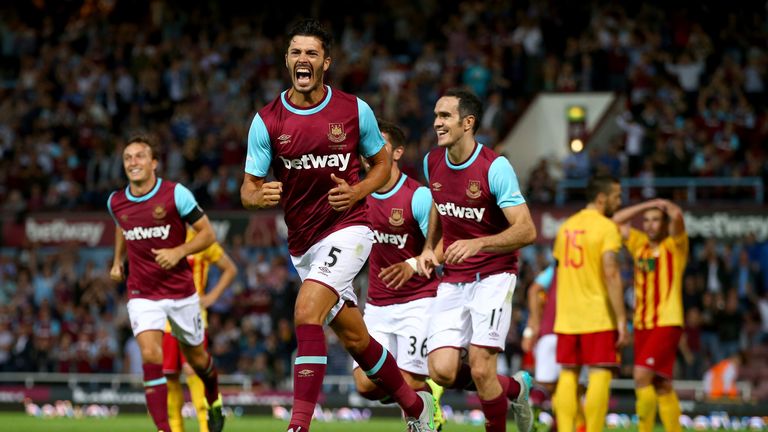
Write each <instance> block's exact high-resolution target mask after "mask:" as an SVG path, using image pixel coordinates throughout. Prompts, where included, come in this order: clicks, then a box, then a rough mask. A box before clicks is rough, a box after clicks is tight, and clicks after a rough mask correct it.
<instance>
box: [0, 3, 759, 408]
mask: <svg viewBox="0 0 768 432" xmlns="http://www.w3.org/2000/svg"><path fill="white" fill-rule="evenodd" d="M300 3H301V2H300ZM347 3H351V2H347ZM570 3H572V2H570ZM454 5H455V7H446V5H444V4H443V3H440V4H438V2H429V1H424V2H417V3H408V2H403V1H399V0H388V1H383V2H379V3H378V4H377V5H375V6H374V5H362V4H358V3H355V10H359V8H361V7H362V8H366V10H364V11H363V12H362V13H360V14H359V15H356V16H351V15H344V14H339V15H338V16H336V17H332V18H331V17H329V18H327V21H328V23H329V24H330V25H331V27H332V28H333V29H334V30H335V32H336V35H337V37H338V44H337V48H336V49H335V51H334V52H333V61H334V68H333V73H332V76H331V82H332V83H333V84H334V85H336V86H339V87H340V88H342V89H344V90H345V91H350V92H353V93H355V94H357V95H359V96H360V97H361V98H363V99H364V100H366V101H367V102H368V103H369V104H370V105H371V106H372V108H373V109H374V112H376V113H377V115H379V116H381V117H383V118H387V119H390V120H393V121H395V122H396V123H398V124H400V125H401V126H402V127H403V128H404V129H405V130H406V131H407V138H408V141H409V142H410V143H411V144H412V145H410V146H408V153H407V154H406V157H405V160H404V161H403V162H401V167H402V168H403V169H404V171H405V172H406V173H408V174H410V175H412V176H414V177H416V178H420V177H421V173H420V172H421V157H422V155H423V154H424V153H425V152H426V150H427V149H428V148H430V147H431V146H432V145H433V141H434V132H433V130H432V119H433V114H432V111H431V107H432V106H433V105H434V101H435V100H436V99H437V97H438V95H440V94H441V92H442V91H443V90H444V89H446V88H449V87H452V86H455V85H466V86H468V87H469V88H471V89H472V90H473V91H474V92H475V93H477V94H478V95H479V96H480V97H481V98H482V99H483V100H484V101H485V102H486V105H485V108H486V114H485V117H484V119H483V122H482V124H481V130H480V132H479V135H480V136H481V141H483V142H486V143H488V144H490V145H496V144H498V143H499V142H500V140H501V139H503V138H504V136H505V135H506V133H507V132H508V131H509V129H510V127H511V126H512V125H513V124H514V121H515V120H516V118H517V117H518V116H519V115H520V114H521V113H522V112H523V111H524V109H525V107H526V106H527V104H528V103H529V102H530V100H531V99H532V97H533V96H534V95H535V94H537V93H539V92H542V91H556V92H576V91H615V92H621V93H623V94H625V95H626V97H627V100H628V106H627V112H626V114H625V115H624V116H622V117H621V118H620V120H619V126H620V127H621V128H622V129H623V130H624V131H625V133H624V134H622V135H619V136H617V137H616V139H615V142H614V143H613V144H612V145H611V146H610V147H609V148H607V149H605V150H593V149H590V150H589V151H586V152H584V153H582V154H578V155H571V156H569V157H568V158H566V159H565V160H562V161H550V160H542V162H541V163H540V164H539V165H537V166H536V167H535V168H534V169H533V170H532V171H531V172H530V173H529V175H527V176H526V175H523V176H522V177H521V178H522V179H523V182H524V183H525V184H527V185H528V191H527V195H526V197H527V199H528V200H529V201H530V202H531V203H533V204H532V205H536V203H550V202H552V200H553V195H554V188H555V184H556V182H557V181H558V180H559V179H560V178H582V177H585V176H587V175H588V174H590V173H593V172H597V171H606V172H609V173H611V174H614V175H617V176H632V177H644V178H648V177H662V176H677V177H685V176H726V177H744V176H757V177H762V178H763V179H764V181H768V164H767V163H766V153H765V148H764V142H765V140H766V138H768V113H767V112H766V109H765V108H766V101H767V99H766V84H767V83H766V79H768V76H766V67H767V66H768V64H767V60H768V57H766V54H768V53H767V52H766V47H765V40H767V39H768V38H767V37H766V36H768V34H766V33H768V18H767V17H766V13H765V10H760V9H759V8H757V9H755V10H750V8H755V7H756V6H755V5H751V4H750V5H746V4H745V5H743V10H742V11H741V12H736V11H733V10H726V11H720V10H717V9H716V8H715V9H712V10H705V9H697V8H693V7H692V8H691V9H689V10H683V9H677V10H671V11H670V10H664V9H662V8H661V7H659V6H658V5H656V6H654V2H645V3H644V4H643V5H636V6H622V5H609V6H601V7H598V8H595V9H590V8H588V7H587V6H585V5H576V4H569V2H562V4H556V2H547V1H530V2H525V3H523V4H517V3H515V4H512V3H510V2H483V1H465V2H459V3H455V4H454ZM17 6H18V7H17ZM176 6H178V5H176ZM197 6H199V7H197V8H188V7H174V2H169V3H168V2H155V1H148V2H146V3H144V2H120V1H114V2H98V1H83V2H45V1H40V2H25V3H24V4H23V5H14V6H13V7H12V8H11V7H5V8H4V9H3V13H2V18H0V40H1V41H2V44H0V60H1V61H0V65H2V66H0V79H2V82H0V84H2V85H1V86H0V153H2V158H1V160H0V208H1V209H2V211H3V213H4V214H5V215H6V216H7V217H14V216H21V215H23V214H26V213H27V212H35V211H44V210H54V209H55V210H62V209H67V210H98V211H104V203H105V201H106V198H107V195H108V194H109V192H110V191H112V190H114V189H115V188H117V187H119V186H120V185H122V184H124V180H123V174H122V159H121V154H120V144H121V143H122V142H123V141H124V140H125V138H126V137H127V136H128V135H129V134H130V133H132V132H135V131H137V130H145V131H150V132H151V133H153V134H154V135H156V136H157V138H158V139H159V141H160V142H162V143H164V146H165V147H164V149H163V150H164V155H163V166H162V170H161V175H162V176H164V177H167V178H171V179H174V180H178V181H180V182H182V183H184V184H186V185H188V186H189V187H190V189H191V190H192V191H193V192H194V194H195V196H196V198H197V200H198V201H199V202H200V204H201V205H202V206H203V207H204V208H206V209H235V208H240V203H239V201H240V200H239V186H240V184H241V182H242V172H243V160H244V154H245V144H246V141H245V137H246V135H247V131H248V127H249V122H250V119H251V117H252V115H253V113H254V112H255V111H256V110H257V109H258V108H260V107H261V106H262V105H263V104H264V103H265V102H266V101H269V100H270V99H272V98H273V97H274V96H275V95H276V94H277V93H278V92H279V91H282V90H283V89H285V88H286V87H287V86H288V82H287V76H286V74H285V73H283V71H282V68H283V67H284V66H283V54H284V50H285V46H286V41H285V40H284V39H283V37H282V36H281V35H282V33H283V30H284V28H283V27H284V25H285V23H287V22H288V21H289V20H290V19H291V18H292V17H290V16H287V15H286V12H285V11H281V10H280V8H279V6H278V5H269V4H260V5H259V6H253V8H254V10H251V11H248V10H246V11H242V10H237V11H235V10H229V9H228V8H231V7H233V6H228V5H219V4H217V2H204V1H201V2H198V4H197ZM238 7H240V6H238ZM257 8H261V9H260V10H256V9H257ZM307 10H309V9H307ZM337 10H344V9H343V7H341V8H339V9H337ZM384 11H386V13H383V12H384ZM723 17H727V18H726V19H725V20H723ZM512 162H513V164H514V160H513V161H512ZM655 194H656V192H655V191H653V190H650V191H646V192H645V197H650V196H653V195H655ZM704 198H705V199H706V198H707V197H706V196H705V197H704ZM225 248H226V249H227V250H228V251H230V253H231V254H232V257H233V259H235V261H236V263H237V264H238V267H239V268H240V269H241V270H242V271H241V273H240V275H239V276H238V279H237V282H236V283H235V286H234V287H233V289H231V290H230V291H229V292H228V294H226V295H225V297H224V298H223V299H222V300H221V301H220V302H219V303H217V304H216V305H214V307H213V308H212V312H213V313H212V314H211V317H210V327H209V332H210V334H211V336H212V338H211V343H212V351H213V353H214V355H215V356H216V358H217V362H218V364H219V365H220V368H221V369H220V370H221V371H222V372H224V373H236V374H242V375H243V376H248V377H251V378H252V379H253V380H254V381H255V382H258V383H260V384H262V385H264V386H267V387H275V386H277V385H279V383H280V382H282V381H283V380H284V379H285V378H287V377H289V376H290V373H291V356H292V354H293V351H294V349H295V346H296V341H295V335H294V334H293V325H292V322H291V321H290V317H292V311H293V302H294V300H295V295H296V290H297V289H298V283H297V280H296V278H295V276H294V275H293V274H292V273H291V271H290V269H289V266H288V264H287V261H286V258H285V257H284V256H280V255H279V254H269V255H261V256H255V255H256V254H254V253H253V251H251V250H249V247H248V246H247V245H241V244H235V245H232V244H227V245H225ZM766 249H768V247H767V246H766V245H765V243H760V242H758V241H756V240H755V238H754V237H752V236H748V237H746V238H744V239H739V240H737V241H735V242H732V243H716V242H714V241H707V242H705V243H703V244H700V245H697V247H695V248H693V249H692V251H693V252H692V254H693V256H692V257H691V259H690V264H689V269H688V271H687V273H686V277H685V293H684V302H685V309H686V318H687V319H686V329H685V344H684V347H683V349H681V351H680V359H679V362H678V364H679V373H678V375H677V376H678V377H680V378H687V379H700V378H701V377H702V375H703V373H704V370H705V369H706V368H707V367H708V366H709V365H711V364H713V363H714V362H716V361H718V360H720V359H722V358H724V357H727V356H729V355H731V354H733V353H734V352H736V351H738V350H740V349H745V350H752V351H755V352H758V351H759V352H762V353H763V354H762V355H765V354H764V352H765V350H766V349H765V346H766V343H768V287H766V286H765V284H764V282H763V281H764V280H765V274H764V272H765V270H763V269H761V267H760V265H759V260H760V256H761V254H766V253H768V252H766ZM3 252H4V253H3V254H2V255H0V370H2V371H24V370H27V371H28V370H38V371H61V372H112V371H132V370H135V369H133V368H135V367H137V366H140V365H139V364H137V363H136V362H137V360H136V358H137V357H136V350H137V347H136V345H135V342H133V341H132V338H130V337H129V336H130V329H129V327H128V325H127V314H126V311H125V308H124V307H123V306H122V305H123V304H124V302H125V298H124V296H125V293H124V288H123V287H121V286H117V285H115V284H113V283H111V282H110V281H109V279H108V275H107V269H108V265H106V267H105V262H103V261H102V262H96V261H89V262H88V263H87V264H82V263H78V262H76V260H75V258H76V257H77V255H78V254H77V250H71V249H62V250H54V251H50V250H39V249H37V248H35V247H33V246H30V247H29V248H26V249H22V250H14V251H9V250H4V251H3ZM548 254H549V249H548V248H546V247H541V246H537V247H536V251H533V253H527V254H525V256H527V257H528V258H529V259H527V260H526V261H525V263H524V265H523V266H522V270H521V275H520V280H521V285H520V286H521V287H526V286H528V285H529V284H530V282H531V281H532V279H533V277H534V276H535V275H536V274H537V272H538V271H539V270H541V269H542V268H543V267H544V266H545V263H546V262H547V260H548V259H549V258H548ZM104 259H105V260H106V259H107V257H105V258H104ZM623 273H624V278H625V282H626V284H625V286H627V287H631V286H632V284H631V278H632V272H631V261H628V260H625V268H624V272H623ZM523 291H524V290H522V289H521V290H518V294H517V295H516V298H517V305H518V306H519V307H518V308H517V311H518V314H517V315H515V316H514V317H513V320H514V321H515V322H514V325H513V328H517V329H518V331H512V332H510V340H509V341H508V342H509V348H510V349H509V350H508V355H509V356H510V357H515V356H519V355H520V350H519V333H520V331H521V330H522V327H523V326H524V323H525V317H524V298H525V297H524V295H523V294H524V292H523ZM630 293H631V290H630V289H628V290H627V294H628V297H627V302H628V303H629V304H631V302H632V298H631V295H630ZM333 349H334V348H333V347H332V348H331V350H333ZM760 350H762V351H760ZM338 351H342V350H338ZM332 357H333V358H334V364H329V369H328V373H329V374H334V373H341V374H346V373H348V372H349V370H348V363H347V362H346V357H343V356H341V355H333V354H332ZM339 358H341V359H342V360H337V359H339ZM628 364H630V365H631V361H629V363H628ZM759 378H760V377H759V376H757V377H754V379H755V381H756V382H757V381H759ZM763 378H766V377H763ZM763 381H764V382H768V380H765V379H763ZM762 388H763V393H764V394H765V396H764V397H768V387H765V385H763V387H762ZM758 394H760V393H758Z"/></svg>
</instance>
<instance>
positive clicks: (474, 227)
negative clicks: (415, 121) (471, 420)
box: [418, 89, 536, 432]
mask: <svg viewBox="0 0 768 432" xmlns="http://www.w3.org/2000/svg"><path fill="white" fill-rule="evenodd" d="M481 117H482V105H481V103H480V100H479V99H478V98H477V96H475V95H474V94H472V93H470V92H468V91H465V90H461V89H451V90H448V91H447V92H446V93H445V94H444V95H443V96H442V97H441V98H440V99H439V100H438V101H437V104H436V105H435V121H434V129H435V132H436V133H437V144H438V148H436V149H434V150H432V151H430V152H429V154H427V156H426V157H425V158H424V174H425V176H426V178H427V181H428V182H429V185H430V189H431V191H432V197H433V199H434V202H435V205H434V206H433V208H432V210H431V212H430V219H429V231H428V234H427V239H426V242H425V244H424V250H423V252H422V254H421V255H420V256H419V259H418V261H419V266H420V268H421V270H422V272H424V274H426V275H429V274H430V273H431V272H432V270H433V268H434V267H435V266H437V265H438V263H439V261H438V259H437V256H436V255H435V247H436V245H437V243H438V241H439V239H441V238H442V239H443V242H444V244H445V254H444V255H445V257H444V258H445V267H444V276H443V279H442V281H441V283H440V285H439V286H438V290H437V297H436V298H435V300H434V305H433V307H432V316H433V317H434V318H433V319H432V320H430V326H429V339H428V340H427V349H428V351H429V355H428V365H429V375H430V377H432V379H434V380H435V382H437V383H438V384H440V385H442V386H445V387H448V388H473V389H474V388H476V390H477V392H478V396H479V397H480V401H481V403H482V407H483V412H484V413H485V418H486V425H485V427H486V430H487V431H503V430H506V414H507V410H508V408H509V407H508V404H509V401H510V400H511V401H512V408H513V412H514V417H515V421H516V423H517V426H518V429H519V430H520V431H521V432H528V431H529V430H530V429H531V426H532V421H533V419H532V412H531V407H530V405H529V404H528V394H529V392H530V387H531V381H532V380H531V377H530V375H528V373H527V372H518V373H516V374H515V375H514V377H513V378H510V377H507V376H503V375H498V374H497V373H496V362H497V357H498V353H499V352H501V351H503V350H504V346H505V342H506V336H507V332H508V331H509V327H510V323H511V317H512V294H513V293H514V290H515V284H516V282H517V274H516V273H517V260H518V252H517V251H518V249H520V248H521V247H523V246H525V245H527V244H530V243H531V242H533V240H534V239H535V238H536V228H535V227H534V225H533V221H532V220H531V215H530V212H529V211H528V206H527V205H526V203H525V200H524V199H523V196H522V194H521V193H520V187H519V186H518V182H517V176H516V175H515V172H514V170H513V169H512V165H510V163H509V161H508V160H507V158H505V157H503V156H499V155H498V154H497V153H495V152H494V151H493V150H491V149H489V148H487V147H485V146H483V145H482V144H480V143H477V142H476V141H475V132H476V130H477V127H478V126H479V124H480V119H481ZM438 317H439V319H438ZM462 350H468V351H469V365H466V364H464V363H463V361H462V355H461V354H462Z"/></svg>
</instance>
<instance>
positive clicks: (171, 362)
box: [163, 332, 208, 375]
mask: <svg viewBox="0 0 768 432" xmlns="http://www.w3.org/2000/svg"><path fill="white" fill-rule="evenodd" d="M203 347H204V348H208V333H204V334H203ZM186 362H187V359H185V358H184V354H182V353H181V347H179V341H178V339H176V337H175V336H173V335H172V334H171V333H168V332H165V333H163V373H164V374H166V375H167V374H177V373H181V366H182V365H183V364H184V363H186Z"/></svg>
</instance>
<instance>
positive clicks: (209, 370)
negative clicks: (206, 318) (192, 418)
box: [168, 294, 224, 432]
mask: <svg viewBox="0 0 768 432" xmlns="http://www.w3.org/2000/svg"><path fill="white" fill-rule="evenodd" d="M168 320H169V321H170V323H171V329H172V332H173V334H174V336H176V338H177V339H178V340H179V347H180V348H181V352H182V354H183V355H184V358H185V359H186V362H187V364H189V366H190V367H191V368H192V370H194V371H195V374H196V375H197V376H198V377H199V378H200V380H201V381H202V382H203V385H204V386H205V400H206V403H207V404H208V422H207V423H208V428H209V429H210V430H211V431H212V432H219V431H221V430H222V429H223V428H224V414H223V406H222V398H221V394H220V393H219V374H218V372H217V370H216V366H215V364H214V361H213V356H212V355H211V354H210V353H209V352H208V350H207V349H206V346H205V343H204V342H205V329H204V326H203V320H202V315H201V310H200V298H199V297H198V295H197V294H194V295H192V296H190V297H187V298H184V299H181V300H175V301H174V302H173V304H172V306H171V307H170V308H169V310H168Z"/></svg>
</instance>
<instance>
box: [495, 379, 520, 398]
mask: <svg viewBox="0 0 768 432" xmlns="http://www.w3.org/2000/svg"><path fill="white" fill-rule="evenodd" d="M497 377H498V378H499V384H501V390H502V391H503V392H504V395H505V396H506V397H507V399H509V400H511V401H516V400H517V397H518V396H520V383H519V382H517V380H516V379H514V378H512V377H508V376H506V375H497Z"/></svg>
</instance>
